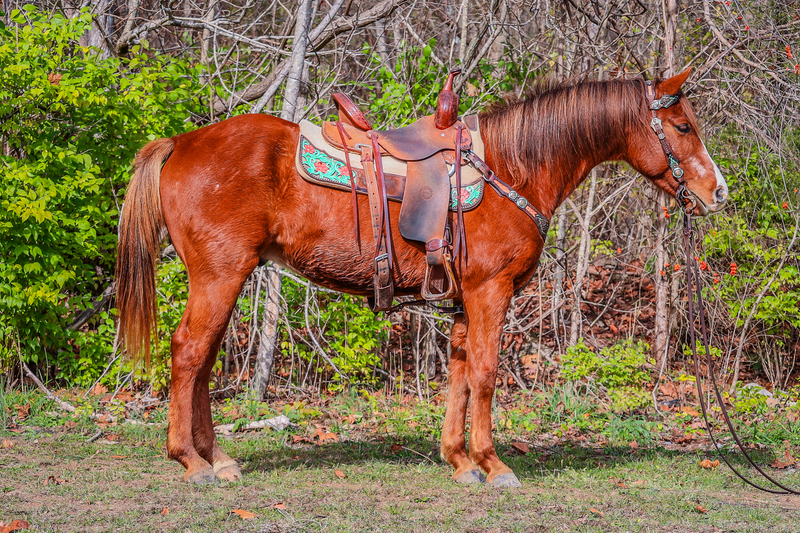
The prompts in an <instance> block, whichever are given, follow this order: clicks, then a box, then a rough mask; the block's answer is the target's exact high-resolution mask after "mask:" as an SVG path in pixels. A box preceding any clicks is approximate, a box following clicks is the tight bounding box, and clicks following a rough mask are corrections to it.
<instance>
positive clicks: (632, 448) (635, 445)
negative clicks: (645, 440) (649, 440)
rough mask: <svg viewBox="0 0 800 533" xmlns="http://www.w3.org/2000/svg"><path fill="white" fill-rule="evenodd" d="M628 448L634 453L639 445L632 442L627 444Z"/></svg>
mask: <svg viewBox="0 0 800 533" xmlns="http://www.w3.org/2000/svg"><path fill="white" fill-rule="evenodd" d="M628 446H630V448H631V450H634V451H636V450H638V449H639V443H638V442H636V441H632V442H631V443H630V444H628Z"/></svg>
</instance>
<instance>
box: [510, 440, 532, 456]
mask: <svg viewBox="0 0 800 533" xmlns="http://www.w3.org/2000/svg"><path fill="white" fill-rule="evenodd" d="M511 447H512V448H514V449H515V450H517V451H518V452H519V453H521V454H522V455H525V454H526V453H528V452H530V451H531V447H530V446H529V445H528V443H526V442H512V443H511Z"/></svg>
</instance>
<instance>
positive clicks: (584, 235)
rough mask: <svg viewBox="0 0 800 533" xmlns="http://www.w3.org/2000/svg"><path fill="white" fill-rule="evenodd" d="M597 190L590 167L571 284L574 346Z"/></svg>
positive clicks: (571, 341)
mask: <svg viewBox="0 0 800 533" xmlns="http://www.w3.org/2000/svg"><path fill="white" fill-rule="evenodd" d="M596 191H597V169H596V168H594V169H592V173H591V177H590V178H589V197H588V198H587V199H586V211H585V212H584V216H583V220H582V221H581V222H582V223H581V242H580V246H579V248H578V264H577V266H576V268H575V283H574V284H573V286H572V315H571V317H570V330H569V344H570V346H574V345H575V344H576V343H577V342H578V339H579V338H580V336H581V328H582V326H583V314H582V313H581V300H582V299H583V297H582V292H583V291H582V289H583V278H584V277H585V276H586V269H587V268H588V267H589V256H590V255H591V252H592V234H591V231H590V230H591V221H592V215H593V213H592V211H593V210H594V195H595V192H596Z"/></svg>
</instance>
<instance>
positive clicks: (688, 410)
mask: <svg viewBox="0 0 800 533" xmlns="http://www.w3.org/2000/svg"><path fill="white" fill-rule="evenodd" d="M681 413H683V414H685V415H689V416H700V413H698V412H697V411H696V410H695V409H692V408H691V407H689V406H688V405H684V406H683V407H681Z"/></svg>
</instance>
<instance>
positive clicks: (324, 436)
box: [312, 427, 339, 445]
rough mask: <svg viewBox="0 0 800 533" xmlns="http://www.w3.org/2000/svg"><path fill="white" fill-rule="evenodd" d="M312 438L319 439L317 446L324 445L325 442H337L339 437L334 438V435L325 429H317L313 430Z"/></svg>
mask: <svg viewBox="0 0 800 533" xmlns="http://www.w3.org/2000/svg"><path fill="white" fill-rule="evenodd" d="M312 438H315V439H319V444H320V445H321V444H324V443H325V442H326V441H332V442H336V441H338V440H339V437H337V436H336V434H335V433H330V432H329V431H326V430H325V428H321V427H318V428H317V429H315V430H314V436H313V437H312Z"/></svg>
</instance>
